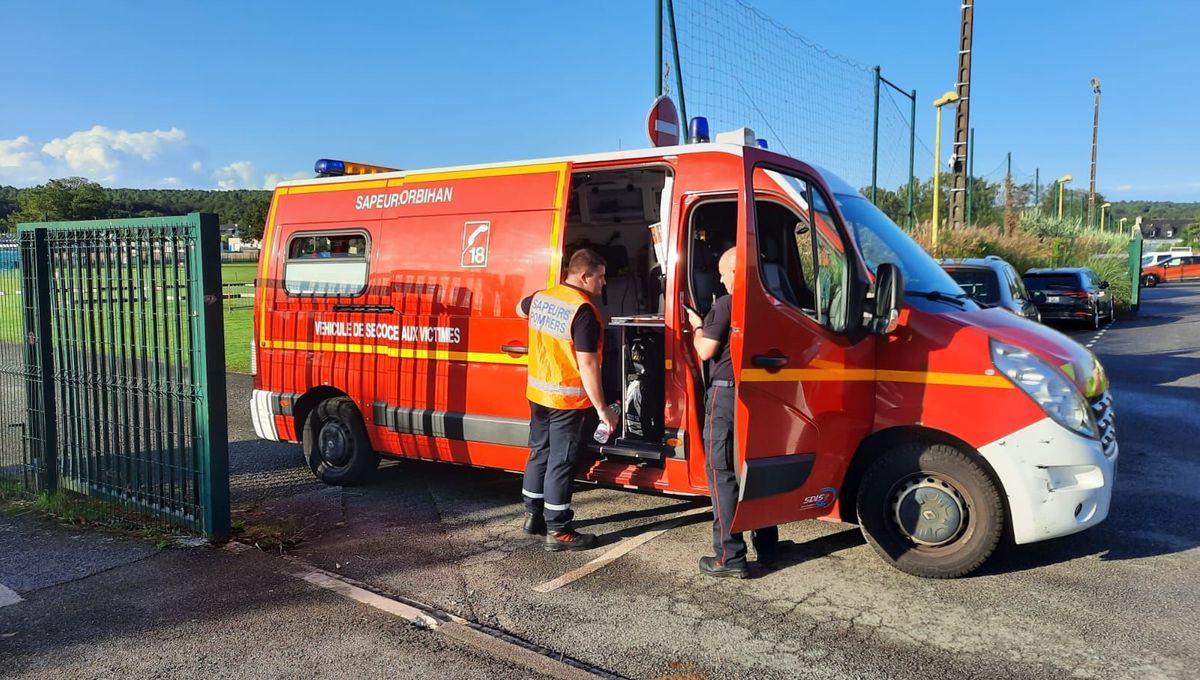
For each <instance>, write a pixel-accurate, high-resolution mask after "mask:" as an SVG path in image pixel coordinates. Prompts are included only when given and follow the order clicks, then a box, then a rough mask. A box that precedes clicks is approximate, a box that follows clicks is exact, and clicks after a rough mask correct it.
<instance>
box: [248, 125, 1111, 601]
mask: <svg viewBox="0 0 1200 680" xmlns="http://www.w3.org/2000/svg"><path fill="white" fill-rule="evenodd" d="M318 165H319V167H318V170H319V171H320V172H321V174H327V175H329V174H331V175H337V174H338V173H339V172H341V171H342V169H343V168H345V167H346V166H345V165H344V164H340V163H339V162H337V161H322V162H320V163H319V164H318ZM358 170H359V171H360V172H363V173H365V174H354V175H343V176H330V177H320V178H317V179H311V180H297V181H289V182H284V183H281V184H280V185H279V186H278V187H277V188H276V190H275V192H274V196H273V199H272V203H271V208H270V214H269V217H268V223H267V225H266V233H265V238H264V240H263V253H262V257H261V269H260V271H259V275H258V290H257V297H256V300H255V322H254V325H255V328H254V344H255V351H256V353H257V356H256V360H257V374H256V377H255V390H254V393H253V397H252V402H251V410H252V416H253V420H254V424H255V429H256V431H257V433H258V435H259V436H260V437H263V438H265V439H271V440H283V441H290V442H300V443H302V444H303V450H304V454H305V456H306V457H307V460H308V462H309V464H310V465H311V467H312V470H313V471H314V473H315V474H316V475H317V476H318V477H319V478H320V479H322V480H323V481H325V482H327V483H329V484H353V483H356V482H361V481H363V480H365V479H367V478H369V477H370V475H371V473H372V471H373V470H374V469H375V468H376V466H377V464H378V462H379V460H380V457H381V456H387V457H393V458H415V459H423V460H430V461H445V462H449V463H458V464H463V465H469V466H477V467H486V468H498V469H503V470H509V471H513V472H519V471H521V470H523V468H524V465H525V461H526V458H527V456H528V447H527V438H528V433H529V407H528V403H527V401H526V399H525V384H526V364H527V357H526V352H527V342H528V333H527V326H526V322H525V320H523V319H521V318H519V317H518V316H517V314H516V310H515V308H516V306H517V303H518V301H519V300H521V299H522V298H523V297H525V296H527V295H529V294H530V293H533V292H535V291H537V290H539V289H543V288H546V287H548V286H551V285H553V284H555V283H557V282H559V281H560V277H561V275H562V271H563V262H564V258H565V257H566V256H568V255H569V254H570V252H573V250H574V249H575V248H578V247H582V246H588V247H592V248H595V249H597V250H598V251H599V252H600V253H601V254H602V255H603V256H604V257H605V258H606V260H607V262H608V268H607V278H608V285H607V288H606V290H605V293H604V296H603V298H602V299H601V300H599V301H598V306H599V308H600V309H601V310H602V312H603V313H604V315H605V317H606V319H605V320H606V322H607V329H606V333H607V335H606V341H605V343H604V347H605V351H604V357H603V358H604V364H603V372H604V383H605V391H606V394H607V396H608V401H609V402H610V403H619V404H620V407H619V408H621V409H622V411H623V416H624V417H623V418H622V422H621V426H620V429H619V431H618V432H617V433H616V436H615V437H614V439H613V440H611V441H610V442H609V443H607V444H594V443H591V437H587V436H585V439H586V440H588V441H589V444H590V448H589V449H588V450H587V451H586V453H585V455H584V458H586V461H584V464H581V469H580V471H579V478H580V479H581V480H585V481H588V482H594V483H599V484H603V485H610V486H615V487H624V488H628V489H637V490H646V491H656V492H662V493H670V494H686V495H704V494H707V491H708V490H707V488H706V482H705V472H704V449H703V444H702V442H701V439H700V432H701V422H702V418H703V413H704V400H703V393H704V386H705V371H706V368H705V366H704V365H702V363H701V362H699V361H698V360H697V357H696V355H695V353H694V350H693V349H692V347H691V342H690V340H691V336H690V335H685V334H684V333H683V329H685V328H686V314H685V312H684V310H683V306H684V305H691V306H693V307H696V308H697V309H698V310H699V311H700V312H701V314H703V313H705V312H706V311H707V309H708V308H709V306H710V305H711V304H712V301H713V299H714V297H715V295H717V294H718V292H719V291H718V287H719V285H720V284H719V282H718V274H717V272H716V259H717V257H718V256H719V255H720V254H721V252H723V251H724V250H725V249H726V248H728V247H735V248H737V259H736V274H735V281H736V286H735V291H734V293H733V295H734V299H733V321H732V325H733V330H732V334H731V349H732V359H733V364H734V367H735V371H736V383H737V412H736V455H737V461H738V476H739V480H740V488H741V498H740V501H739V504H738V508H737V515H736V517H735V519H734V524H733V530H734V531H744V530H749V529H753V528H756V527H762V526H767V525H775V524H781V523H785V522H791V521H795V520H802V519H810V518H825V519H832V520H841V521H845V522H851V523H858V524H860V525H861V527H862V530H863V533H864V535H865V536H866V538H867V540H868V542H869V543H870V545H871V546H872V547H873V548H874V549H875V551H876V552H877V553H878V554H879V555H880V557H882V558H883V559H884V560H885V561H887V562H888V563H890V564H892V565H893V566H895V567H897V568H899V569H901V570H903V571H905V572H908V573H910V574H915V575H919V576H925V577H938V578H944V577H956V576H961V575H964V574H967V573H969V572H971V571H972V570H974V569H976V568H977V567H979V566H980V565H981V564H982V563H983V562H984V561H985V560H986V559H987V558H988V557H989V556H990V555H991V554H992V553H993V551H994V549H995V548H996V547H997V545H998V544H999V542H1000V541H1001V539H1002V537H1006V536H1007V537H1009V539H1011V540H1012V541H1015V542H1016V543H1031V542H1034V541H1041V540H1044V539H1049V538H1054V537H1057V536H1063V535H1066V534H1071V533H1074V532H1077V531H1080V530H1083V529H1086V528H1088V527H1091V526H1094V525H1096V524H1097V523H1099V522H1101V521H1102V520H1103V519H1104V518H1105V517H1106V516H1107V514H1108V510H1109V501H1110V498H1111V495H1112V486H1113V479H1114V473H1115V471H1116V463H1117V457H1118V448H1117V442H1116V430H1115V426H1114V414H1113V409H1112V399H1111V397H1110V396H1109V393H1108V391H1107V387H1108V382H1107V379H1106V377H1105V373H1104V370H1103V368H1102V367H1101V365H1100V363H1099V362H1098V361H1097V359H1096V357H1095V356H1094V355H1092V354H1091V353H1090V352H1089V351H1088V350H1086V349H1084V348H1083V347H1081V346H1080V345H1078V344H1077V343H1075V342H1074V341H1072V340H1070V339H1069V338H1067V337H1066V336H1064V335H1062V334H1060V333H1058V332H1057V331H1054V330H1051V329H1048V328H1045V327H1043V326H1041V325H1039V324H1036V323H1033V322H1031V321H1028V320H1026V319H1022V318H1018V317H1016V316H1014V315H1012V314H1010V313H1008V312H1006V311H1004V310H1001V309H983V308H981V307H979V306H978V305H976V304H975V303H974V302H972V301H971V299H970V298H969V297H968V296H967V295H965V294H964V293H963V291H962V289H961V288H959V287H958V286H957V285H956V284H955V283H954V281H953V280H952V279H951V278H950V277H949V276H948V275H947V274H946V273H945V272H944V271H943V270H942V269H941V268H940V267H939V266H938V264H937V263H936V262H934V261H933V260H932V259H931V258H930V257H929V256H928V255H927V254H926V253H925V252H924V251H923V250H922V249H921V248H920V246H918V245H917V244H916V243H915V242H914V241H913V240H912V239H910V238H909V237H908V236H907V235H906V234H905V233H904V232H903V231H902V230H901V229H900V228H899V227H897V226H896V225H895V224H894V223H892V222H891V221H890V220H889V219H888V218H887V217H886V216H884V214H883V213H882V212H880V211H879V210H878V209H876V208H875V207H874V206H873V205H871V203H870V202H869V201H867V200H866V199H865V198H863V197H862V196H861V195H860V194H859V193H858V192H857V191H856V190H855V189H854V188H853V187H852V186H850V185H849V184H847V183H846V182H844V181H842V180H840V179H838V178H837V177H836V176H834V175H833V174H831V173H829V172H827V171H825V170H822V169H821V168H819V167H816V166H813V165H809V164H806V163H803V162H800V161H798V160H796V159H793V158H790V157H788V156H785V155H781V154H779V153H775V152H772V151H769V150H767V149H765V148H760V147H759V146H757V145H755V140H754V138H753V133H751V132H749V131H748V130H745V129H742V130H740V131H735V132H734V133H732V134H730V133H724V134H722V135H718V136H717V138H716V140H715V141H714V142H709V141H708V140H707V139H702V140H701V141H700V142H699V143H690V144H684V145H678V146H670V147H659V148H650V149H643V150H634V151H621V152H616V153H601V154H593V155H581V156H575V157H569V158H555V159H547V160H537V161H529V162H516V163H499V164H495V165H479V166H467V167H453V168H441V169H433V170H421V171H380V172H371V170H372V169H371V168H358ZM593 426H594V424H593ZM514 489H515V487H514ZM513 502H514V506H515V504H516V502H517V498H516V497H515V496H514V501H513Z"/></svg>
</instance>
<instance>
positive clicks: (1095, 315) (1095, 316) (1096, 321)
mask: <svg viewBox="0 0 1200 680" xmlns="http://www.w3.org/2000/svg"><path fill="white" fill-rule="evenodd" d="M1092 328H1094V329H1096V330H1100V303H1099V302H1097V303H1096V308H1095V309H1093V310H1092Z"/></svg>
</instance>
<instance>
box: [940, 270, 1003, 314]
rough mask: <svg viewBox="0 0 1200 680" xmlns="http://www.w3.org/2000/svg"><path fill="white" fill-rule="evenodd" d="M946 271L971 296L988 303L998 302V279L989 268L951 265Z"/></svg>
mask: <svg viewBox="0 0 1200 680" xmlns="http://www.w3.org/2000/svg"><path fill="white" fill-rule="evenodd" d="M946 272H947V273H948V274H950V278H952V279H954V281H955V282H956V283H958V285H959V287H960V288H962V289H963V290H964V291H965V292H966V293H967V295H970V296H971V297H972V298H974V299H976V300H978V301H980V302H983V303H985V304H989V305H994V304H996V303H998V302H1000V281H999V280H998V279H997V277H996V272H994V271H992V270H991V269H986V268H983V267H965V268H964V267H952V268H950V269H947V270H946Z"/></svg>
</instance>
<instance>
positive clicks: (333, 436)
mask: <svg viewBox="0 0 1200 680" xmlns="http://www.w3.org/2000/svg"><path fill="white" fill-rule="evenodd" d="M317 441H318V443H319V446H320V451H321V459H322V460H324V461H325V462H326V464H328V465H331V466H333V467H341V466H343V465H345V464H346V463H347V462H349V460H350V432H349V430H347V429H346V426H345V425H343V424H341V423H339V422H335V421H332V420H331V421H329V422H327V423H325V425H324V426H322V427H321V434H320V435H318V437H317Z"/></svg>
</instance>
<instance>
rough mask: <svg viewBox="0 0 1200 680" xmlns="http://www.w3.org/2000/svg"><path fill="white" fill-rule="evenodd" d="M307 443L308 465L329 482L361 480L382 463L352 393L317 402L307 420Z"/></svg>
mask: <svg viewBox="0 0 1200 680" xmlns="http://www.w3.org/2000/svg"><path fill="white" fill-rule="evenodd" d="M303 443H304V458H305V460H307V461H308V467H309V468H311V469H312V471H313V474H314V475H316V476H317V479H319V480H321V481H322V482H325V483H326V484H331V485H333V486H353V485H355V484H359V483H361V482H363V481H364V480H365V479H366V478H367V477H368V476H370V474H371V473H372V472H374V471H375V468H376V467H378V466H379V454H377V453H375V451H374V450H373V449H372V448H371V440H370V439H369V438H368V437H367V428H366V426H364V425H363V419H362V415H361V414H360V413H359V412H358V408H357V407H356V406H355V405H354V402H353V401H351V400H350V399H349V398H348V397H332V398H330V399H326V400H325V401H322V402H321V403H320V404H317V407H316V408H314V409H313V410H312V412H311V413H309V414H308V419H307V420H305V422H304V435H303Z"/></svg>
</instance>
